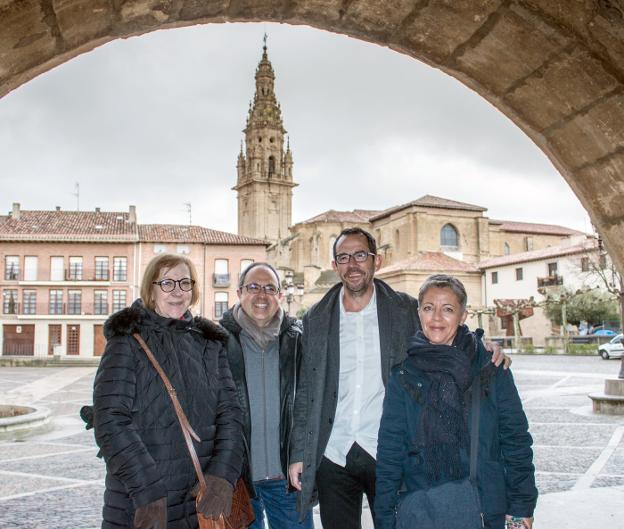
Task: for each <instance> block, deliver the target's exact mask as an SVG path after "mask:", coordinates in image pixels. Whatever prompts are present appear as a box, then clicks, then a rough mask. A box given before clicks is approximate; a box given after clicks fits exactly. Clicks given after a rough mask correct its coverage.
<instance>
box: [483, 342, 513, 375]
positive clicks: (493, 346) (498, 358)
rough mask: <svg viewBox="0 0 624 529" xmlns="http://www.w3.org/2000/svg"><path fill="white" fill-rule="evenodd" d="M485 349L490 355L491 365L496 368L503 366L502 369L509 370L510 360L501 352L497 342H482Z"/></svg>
mask: <svg viewBox="0 0 624 529" xmlns="http://www.w3.org/2000/svg"><path fill="white" fill-rule="evenodd" d="M484 344H485V349H486V350H487V351H490V352H491V353H492V363H493V364H494V365H495V366H496V367H498V366H499V365H501V364H503V369H509V366H510V365H511V358H509V357H508V356H507V355H506V354H505V353H503V350H502V349H501V346H500V344H499V343H498V342H490V341H489V340H487V341H485V342H484Z"/></svg>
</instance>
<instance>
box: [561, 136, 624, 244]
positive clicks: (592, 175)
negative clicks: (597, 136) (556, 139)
mask: <svg viewBox="0 0 624 529" xmlns="http://www.w3.org/2000/svg"><path fill="white" fill-rule="evenodd" d="M570 148H572V149H573V148H574V146H571V147H570ZM622 174H624V154H615V155H613V156H611V157H610V158H608V159H605V160H603V161H601V162H600V163H596V164H593V165H590V166H588V167H585V168H584V169H582V170H580V171H577V172H576V173H575V174H574V187H575V189H577V194H581V195H582V196H584V197H585V199H586V201H587V204H586V207H587V209H588V210H589V211H590V214H591V215H592V218H595V219H600V221H601V222H600V224H598V228H599V230H600V233H601V235H602V237H603V238H604V239H605V242H606V243H607V245H608V247H609V248H619V247H620V245H621V235H620V234H619V229H618V225H619V224H620V223H621V221H622V218H624V200H623V198H622V197H624V181H623V180H622ZM612 255H613V254H612Z"/></svg>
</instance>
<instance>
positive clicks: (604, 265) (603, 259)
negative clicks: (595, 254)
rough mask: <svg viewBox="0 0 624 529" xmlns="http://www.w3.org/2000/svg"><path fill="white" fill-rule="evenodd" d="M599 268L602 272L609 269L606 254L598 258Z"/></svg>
mask: <svg viewBox="0 0 624 529" xmlns="http://www.w3.org/2000/svg"><path fill="white" fill-rule="evenodd" d="M598 267H599V268H600V270H604V269H605V268H607V255H606V254H604V253H603V254H600V257H599V258H598Z"/></svg>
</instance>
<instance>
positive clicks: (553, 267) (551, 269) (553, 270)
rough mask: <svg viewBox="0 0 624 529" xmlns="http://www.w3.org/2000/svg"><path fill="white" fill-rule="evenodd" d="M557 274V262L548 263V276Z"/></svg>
mask: <svg viewBox="0 0 624 529" xmlns="http://www.w3.org/2000/svg"><path fill="white" fill-rule="evenodd" d="M556 275H557V263H548V277H555V276H556Z"/></svg>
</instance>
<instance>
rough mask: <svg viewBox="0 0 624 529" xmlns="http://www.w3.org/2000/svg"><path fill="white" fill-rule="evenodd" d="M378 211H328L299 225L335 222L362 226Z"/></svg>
mask: <svg viewBox="0 0 624 529" xmlns="http://www.w3.org/2000/svg"><path fill="white" fill-rule="evenodd" d="M379 212H380V211H379V210H371V209H354V210H353V211H336V210H335V209H330V210H328V211H324V212H323V213H319V214H318V215H316V216H315V217H312V218H311V219H307V220H304V221H302V222H301V224H313V223H315V222H337V223H343V222H344V223H352V224H356V223H357V224H362V223H364V222H368V219H370V218H371V217H372V216H373V215H376V214H377V213H379Z"/></svg>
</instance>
